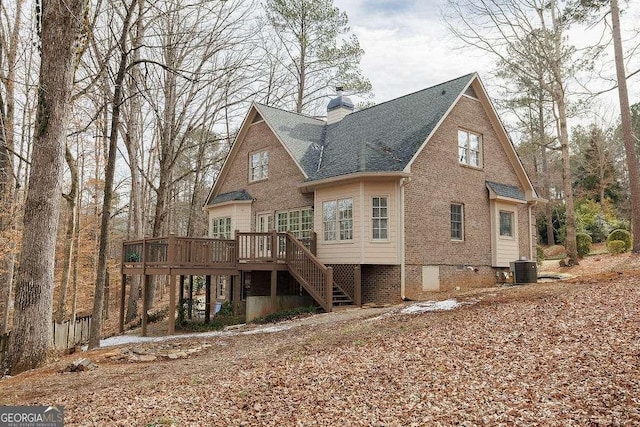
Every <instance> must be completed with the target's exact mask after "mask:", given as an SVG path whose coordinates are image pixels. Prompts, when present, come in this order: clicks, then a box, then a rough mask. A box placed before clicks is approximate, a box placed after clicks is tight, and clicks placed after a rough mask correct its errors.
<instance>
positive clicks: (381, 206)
mask: <svg viewBox="0 0 640 427" xmlns="http://www.w3.org/2000/svg"><path fill="white" fill-rule="evenodd" d="M387 204H388V202H387V198H386V197H374V198H373V202H372V205H373V209H372V223H371V227H372V228H371V230H372V233H371V236H372V238H373V239H374V240H376V239H377V240H386V239H387V238H388V235H389V233H388V212H387Z"/></svg>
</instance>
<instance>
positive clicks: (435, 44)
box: [334, 0, 640, 111]
mask: <svg viewBox="0 0 640 427" xmlns="http://www.w3.org/2000/svg"><path fill="white" fill-rule="evenodd" d="M629 3H630V5H629V6H628V7H625V8H626V12H625V13H624V14H623V16H622V24H623V26H626V27H627V28H631V27H632V26H633V25H636V26H640V25H638V24H637V22H640V1H638V0H631V1H630V2H629ZM334 4H335V6H337V7H338V8H339V9H340V10H341V11H345V12H346V13H347V15H348V16H349V24H350V27H351V30H352V32H353V33H354V34H355V35H356V36H357V37H358V40H359V41H360V45H361V47H362V48H363V49H364V51H365V54H364V56H363V58H362V61H361V68H362V71H363V74H364V75H365V76H366V77H368V78H369V79H370V81H371V83H372V85H373V91H374V93H375V97H374V101H375V102H376V103H380V102H384V101H387V100H390V99H393V98H396V97H398V96H402V95H405V94H408V93H411V92H415V91H417V90H421V89H424V88H427V87H429V86H432V85H434V84H438V83H441V82H444V81H447V80H450V79H452V78H455V77H459V76H462V75H464V74H468V73H470V72H474V71H476V72H478V73H479V75H480V77H481V79H482V80H483V82H484V83H485V86H486V87H487V88H488V90H489V95H490V96H492V95H493V94H492V93H491V83H492V81H491V76H490V71H491V70H492V69H493V62H492V60H491V58H490V57H488V55H486V54H483V53H482V52H476V51H473V50H471V49H469V48H466V49H460V41H459V40H457V39H455V37H454V36H453V35H451V33H450V32H449V30H448V29H447V26H446V24H445V22H444V20H443V18H442V9H443V8H444V6H445V4H446V0H334ZM620 4H621V6H623V5H625V0H621V1H620ZM599 28H600V29H601V27H599ZM599 33H600V31H599V30H598V29H584V28H576V29H574V30H572V31H571V32H570V34H569V37H570V41H571V42H572V43H574V44H576V45H584V44H585V43H587V42H588V41H589V40H595V39H596V38H598V36H599ZM630 44H631V43H630V42H629V41H627V43H626V44H625V46H627V45H630ZM610 50H611V52H612V48H611V49H610ZM635 57H636V58H637V59H638V60H635V61H632V63H631V64H630V65H631V66H634V65H635V66H638V65H639V64H640V58H638V57H640V53H638V54H636V55H635ZM612 67H613V66H612V65H611V66H609V67H608V68H609V70H608V71H611V72H613V68H612ZM627 71H628V72H629V71H631V67H630V68H629V69H628V70H627ZM589 84H590V85H591V86H593V87H598V88H603V87H605V86H611V84H610V83H605V82H602V81H595V80H591V81H590V83H589ZM628 85H629V90H630V101H631V103H634V102H640V73H639V74H637V75H636V76H635V77H633V78H631V79H629V82H628ZM617 102H618V99H617V91H611V92H609V94H607V95H604V96H602V97H600V103H601V105H604V107H598V108H604V109H606V110H607V111H615V110H618V108H617V106H616V105H615V104H616V103H617Z"/></svg>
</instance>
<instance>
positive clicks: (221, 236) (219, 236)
mask: <svg viewBox="0 0 640 427" xmlns="http://www.w3.org/2000/svg"><path fill="white" fill-rule="evenodd" d="M222 220H225V221H226V220H229V232H228V233H227V230H226V229H225V231H224V232H222V233H221V232H220V231H218V232H217V233H215V232H214V228H215V223H216V221H217V222H218V230H220V225H221V221H222ZM232 228H233V227H232V224H231V217H230V216H220V217H216V218H212V219H211V237H213V238H214V239H225V240H229V239H231V236H232V234H233V232H232Z"/></svg>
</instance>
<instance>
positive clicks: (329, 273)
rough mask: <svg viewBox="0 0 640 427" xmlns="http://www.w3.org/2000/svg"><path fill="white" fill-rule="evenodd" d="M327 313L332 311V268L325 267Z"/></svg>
mask: <svg viewBox="0 0 640 427" xmlns="http://www.w3.org/2000/svg"><path fill="white" fill-rule="evenodd" d="M326 303H327V312H330V311H331V310H332V309H333V268H332V267H327V301H326Z"/></svg>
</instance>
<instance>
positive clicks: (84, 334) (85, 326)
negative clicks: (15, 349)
mask: <svg viewBox="0 0 640 427" xmlns="http://www.w3.org/2000/svg"><path fill="white" fill-rule="evenodd" d="M90 329H91V316H84V317H78V318H77V319H76V321H75V323H74V324H73V325H72V324H71V321H69V320H66V321H64V322H62V323H56V322H53V346H54V348H55V349H56V350H66V349H69V348H73V347H75V346H76V345H80V344H82V343H85V342H87V341H88V340H89V330H90ZM10 334H11V331H9V332H8V333H6V334H4V335H0V363H2V360H3V359H4V356H5V354H6V352H7V348H8V347H9V335H10Z"/></svg>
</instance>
